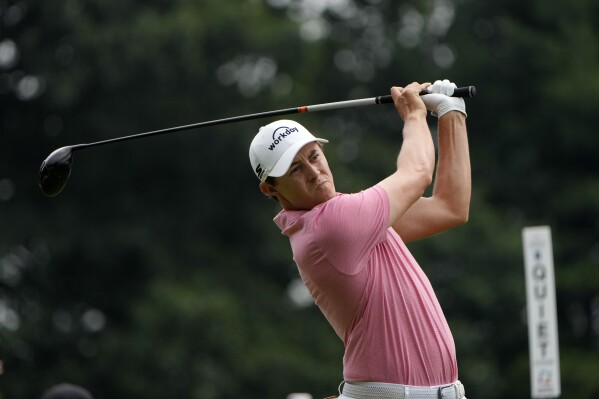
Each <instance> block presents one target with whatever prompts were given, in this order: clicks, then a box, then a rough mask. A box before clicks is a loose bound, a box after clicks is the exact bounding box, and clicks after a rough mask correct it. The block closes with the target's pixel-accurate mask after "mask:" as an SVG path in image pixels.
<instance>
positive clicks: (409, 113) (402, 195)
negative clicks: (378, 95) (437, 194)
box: [379, 83, 435, 226]
mask: <svg viewBox="0 0 599 399" xmlns="http://www.w3.org/2000/svg"><path fill="white" fill-rule="evenodd" d="M428 85H429V84H428V83H424V84H419V83H412V84H410V85H408V86H407V87H405V88H402V87H393V88H392V89H391V96H392V97H393V100H394V102H395V107H396V108H397V110H398V112H399V114H400V116H401V118H402V119H403V121H404V126H403V132H402V134H403V143H402V146H401V149H400V151H399V155H398V156H397V163H396V166H397V170H396V171H395V173H393V174H392V175H391V176H389V177H387V178H386V179H385V180H383V181H382V182H380V183H379V185H380V186H381V187H383V189H384V190H385V191H386V193H387V195H388V196H389V204H390V218H389V226H393V225H394V224H395V223H397V222H398V220H400V218H401V217H402V216H403V215H404V213H405V212H406V211H407V210H408V209H410V208H411V207H412V206H413V205H414V203H415V202H416V201H417V200H418V199H419V198H420V197H421V196H422V194H423V193H424V190H425V189H426V188H427V187H428V186H429V185H430V184H431V181H432V177H433V171H434V168H435V147H434V144H433V140H432V137H431V133H430V130H429V128H428V124H427V122H426V114H427V110H426V106H425V105H424V102H423V101H422V99H421V98H420V96H419V93H420V91H422V90H424V89H425V88H426V87H428Z"/></svg>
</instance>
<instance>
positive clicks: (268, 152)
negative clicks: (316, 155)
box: [250, 119, 328, 181]
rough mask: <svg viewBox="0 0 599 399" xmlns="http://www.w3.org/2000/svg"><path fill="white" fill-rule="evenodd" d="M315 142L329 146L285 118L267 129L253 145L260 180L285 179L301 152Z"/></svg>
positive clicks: (252, 159)
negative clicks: (282, 177)
mask: <svg viewBox="0 0 599 399" xmlns="http://www.w3.org/2000/svg"><path fill="white" fill-rule="evenodd" d="M313 141H317V142H320V143H328V141H327V140H325V139H320V138H316V137H314V136H313V135H312V133H310V132H309V131H308V130H307V129H306V128H305V127H303V126H302V125H300V124H299V123H297V122H295V121H291V120H285V119H283V120H279V121H276V122H273V123H270V124H268V125H266V126H263V127H261V128H260V130H259V131H258V134H257V135H256V137H254V140H253V141H252V144H250V163H251V164H252V169H253V170H254V173H255V174H256V176H257V177H258V179H260V181H264V180H266V178H267V177H268V176H273V177H279V176H283V175H284V174H285V173H287V170H288V169H289V166H290V165H291V162H293V158H295V155H296V154H297V153H298V151H299V150H300V149H301V148H302V147H303V146H305V145H306V144H308V143H311V142H313Z"/></svg>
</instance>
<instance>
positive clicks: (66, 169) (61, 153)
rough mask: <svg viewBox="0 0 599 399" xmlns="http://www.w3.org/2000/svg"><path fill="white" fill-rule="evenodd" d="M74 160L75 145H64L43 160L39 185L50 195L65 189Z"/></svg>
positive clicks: (52, 195)
mask: <svg viewBox="0 0 599 399" xmlns="http://www.w3.org/2000/svg"><path fill="white" fill-rule="evenodd" d="M72 162H73V147H72V146H68V147H62V148H59V149H57V150H55V151H54V152H52V153H51V154H50V155H48V158H46V159H45V160H44V162H42V166H41V167H40V174H39V185H40V188H41V189H42V192H43V193H44V194H45V195H46V196H48V197H54V196H56V195H58V194H60V192H61V191H62V190H63V189H64V186H65V185H66V184H67V180H69V176H70V174H71V168H72V166H71V165H72Z"/></svg>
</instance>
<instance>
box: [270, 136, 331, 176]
mask: <svg viewBox="0 0 599 399" xmlns="http://www.w3.org/2000/svg"><path fill="white" fill-rule="evenodd" d="M315 141H316V142H319V143H323V144H326V143H328V142H329V141H328V140H325V139H320V138H310V139H307V140H304V141H300V142H297V143H295V144H293V145H292V146H291V147H289V148H288V149H287V151H285V152H284V153H283V155H281V158H279V160H278V161H277V163H276V164H275V166H274V167H273V168H272V170H271V171H270V173H269V174H268V175H269V176H272V177H281V176H283V175H284V174H285V173H287V171H288V170H289V167H290V166H291V163H292V162H293V158H295V156H296V155H297V153H298V152H299V150H301V149H302V147H303V146H305V145H306V144H308V143H312V142H315Z"/></svg>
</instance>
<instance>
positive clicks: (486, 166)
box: [0, 0, 599, 399]
mask: <svg viewBox="0 0 599 399" xmlns="http://www.w3.org/2000/svg"><path fill="white" fill-rule="evenodd" d="M597 20H599V4H598V3H597V2H593V1H588V0H574V1H572V2H568V3H560V2H553V3H551V2H544V1H541V0H532V1H529V2H519V1H518V2H517V1H510V0H500V1H495V2H477V1H474V0H425V1H392V0H327V1H319V2H316V1H308V0H235V1H230V2H223V1H216V0H203V1H189V0H170V1H165V0H152V1H136V0H128V1H122V0H121V1H116V0H103V1H99V0H57V1H52V2H49V1H48V2H42V1H35V0H20V1H14V0H0V223H1V225H2V228H1V229H0V359H1V360H2V364H3V369H2V375H0V398H2V399H4V398H6V399H13V398H20V399H26V398H38V397H39V396H40V395H41V393H42V392H43V391H44V390H45V389H46V388H48V387H49V386H50V385H52V384H55V383H59V382H62V381H70V382H73V383H78V384H82V385H84V386H86V387H87V388H89V389H90V390H91V391H92V392H93V393H94V395H95V397H96V398H99V399H102V398H110V399H119V398H173V397H180V398H201V399H213V398H214V399H229V398H260V399H271V398H272V399H275V398H277V399H278V398H285V397H286V396H287V394H288V393H290V392H309V393H311V394H312V395H314V397H315V398H319V397H324V396H327V395H330V394H333V393H335V392H336V386H337V384H338V383H339V382H340V380H341V379H342V375H341V359H342V353H343V348H342V344H341V341H340V340H339V339H338V338H337V337H336V336H335V334H334V332H333V331H332V329H331V328H330V327H329V326H328V325H327V323H326V321H325V320H324V318H323V317H322V316H321V315H320V313H319V312H318V310H317V309H316V308H315V307H314V306H298V305H297V304H294V302H293V301H292V300H291V299H290V296H289V295H288V290H289V287H290V284H292V283H293V282H294V281H295V280H296V279H297V277H298V276H297V271H296V269H295V266H294V264H293V262H292V260H291V252H290V249H289V245H288V243H287V241H286V239H285V238H284V237H282V236H281V235H280V233H279V231H278V229H277V228H276V226H274V224H272V223H271V219H272V217H273V216H274V215H275V214H276V212H277V211H278V209H277V206H276V204H274V203H272V202H268V201H267V200H266V199H264V198H263V196H262V195H261V194H260V193H259V191H258V189H257V181H256V179H255V177H254V175H253V173H252V171H251V170H250V167H249V162H248V159H247V148H248V146H249V143H250V141H251V139H252V137H253V135H254V133H255V132H256V131H257V129H258V127H259V126H260V125H261V124H262V123H267V121H254V122H242V123H238V124H235V125H226V126H221V127H214V128H208V129H202V130H197V131H189V132H186V133H177V134H173V135H171V136H162V137H155V138H151V139H146V140H143V141H137V142H127V143H122V144H119V145H115V146H106V147H100V148H96V149H90V150H88V151H86V152H85V153H77V154H76V155H75V157H74V158H75V159H74V169H73V173H72V175H71V179H70V182H69V184H68V186H67V187H66V189H65V191H64V192H63V193H62V194H61V195H60V196H58V197H56V198H51V199H50V198H46V197H44V196H43V194H42V193H41V191H40V190H39V188H38V186H37V175H38V169H39V165H40V164H41V161H42V160H43V159H44V158H45V157H46V156H47V155H48V154H49V153H50V152H51V151H52V150H54V149H55V148H58V147H62V146H65V145H69V144H76V143H84V142H92V141H97V140H102V139H108V138H112V137H117V136H121V135H127V134H133V133H138V132H143V131H149V130H156V129H160V128H166V127H172V126H178V125H184V124H189V123H195V122H199V121H205V120H212V119H219V118H224V117H229V116H235V115H242V114H247V113H254V112H261V111H267V110H272V109H281V108H287V107H293V106H298V105H306V104H316V103H321V102H328V101H338V100H344V99H351V98H360V97H368V96H375V95H384V94H388V90H389V88H390V87H391V86H392V85H405V84H407V83H409V82H411V81H414V80H416V81H433V80H435V79H438V78H449V79H451V80H453V81H455V82H457V83H458V84H459V85H469V84H474V85H476V86H477V88H478V91H479V95H478V96H477V97H476V98H474V99H471V100H467V110H468V114H469V117H468V127H469V135H470V145H471V156H472V170H473V185H474V193H473V200H472V207H471V217H470V222H469V223H468V224H467V225H466V226H463V227H461V228H459V229H456V230H454V231H452V232H449V233H445V234H442V235H439V236H436V237H434V238H431V239H428V240H424V241H421V242H417V243H415V244H414V245H412V246H411V248H412V250H413V252H414V254H415V255H416V258H417V259H419V262H420V263H421V265H422V266H423V268H424V269H425V271H426V272H427V274H428V275H429V277H430V279H431V281H432V283H433V285H434V286H435V288H436V290H437V292H438V296H439V299H440V301H441V304H442V306H443V307H444V309H445V312H446V316H447V318H448V321H449V324H450V326H451V328H452V330H453V333H454V338H455V340H456V345H457V350H458V358H459V366H460V378H461V380H462V381H463V382H464V383H465V384H466V386H467V391H468V397H471V398H482V397H484V398H488V399H493V398H501V397H510V398H524V397H528V396H529V373H528V342H527V327H526V310H525V294H524V280H523V278H524V276H523V266H522V248H521V238H520V231H521V229H522V227H524V226H529V225H539V224H547V225H550V226H551V227H552V232H553V239H554V258H555V263H556V282H557V301H558V318H559V320H560V326H559V335H560V349H561V362H562V364H561V367H562V376H561V377H562V391H563V394H562V397H565V398H598V397H599V381H598V380H597V378H596V376H597V375H599V356H598V353H597V352H598V350H599V234H598V232H599V218H598V215H599V179H598V178H597V177H598V171H599V167H598V161H597V160H598V159H599V158H598V154H599V135H598V134H597V131H596V130H597V129H596V113H597V110H598V109H599V102H598V100H597V98H599V46H598V45H597V43H598V41H599V25H597V23H596V21H597ZM296 119H297V120H298V121H300V122H301V123H303V124H305V125H306V126H307V127H309V128H310V129H311V130H313V131H314V132H318V134H320V135H322V136H325V137H328V138H329V139H331V144H329V145H328V146H327V153H328V157H329V161H330V163H331V164H332V168H333V171H334V173H335V176H336V183H337V186H338V189H339V190H340V191H346V192H351V191H357V190H360V189H362V188H365V187H368V186H370V185H372V184H374V183H376V182H377V181H378V180H380V179H382V178H383V177H385V176H386V175H387V174H388V173H390V172H391V171H392V168H393V165H394V163H393V159H394V158H395V156H396V154H397V151H398V150H399V147H400V145H401V133H400V132H401V120H400V119H399V117H398V115H397V114H396V112H395V111H394V110H393V108H392V107H387V106H379V107H371V108H363V109H352V110H339V111H334V112H330V113H321V114H315V115H302V116H298V117H297V118H296ZM430 123H431V127H432V128H433V129H434V128H435V120H434V118H431V120H430Z"/></svg>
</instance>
